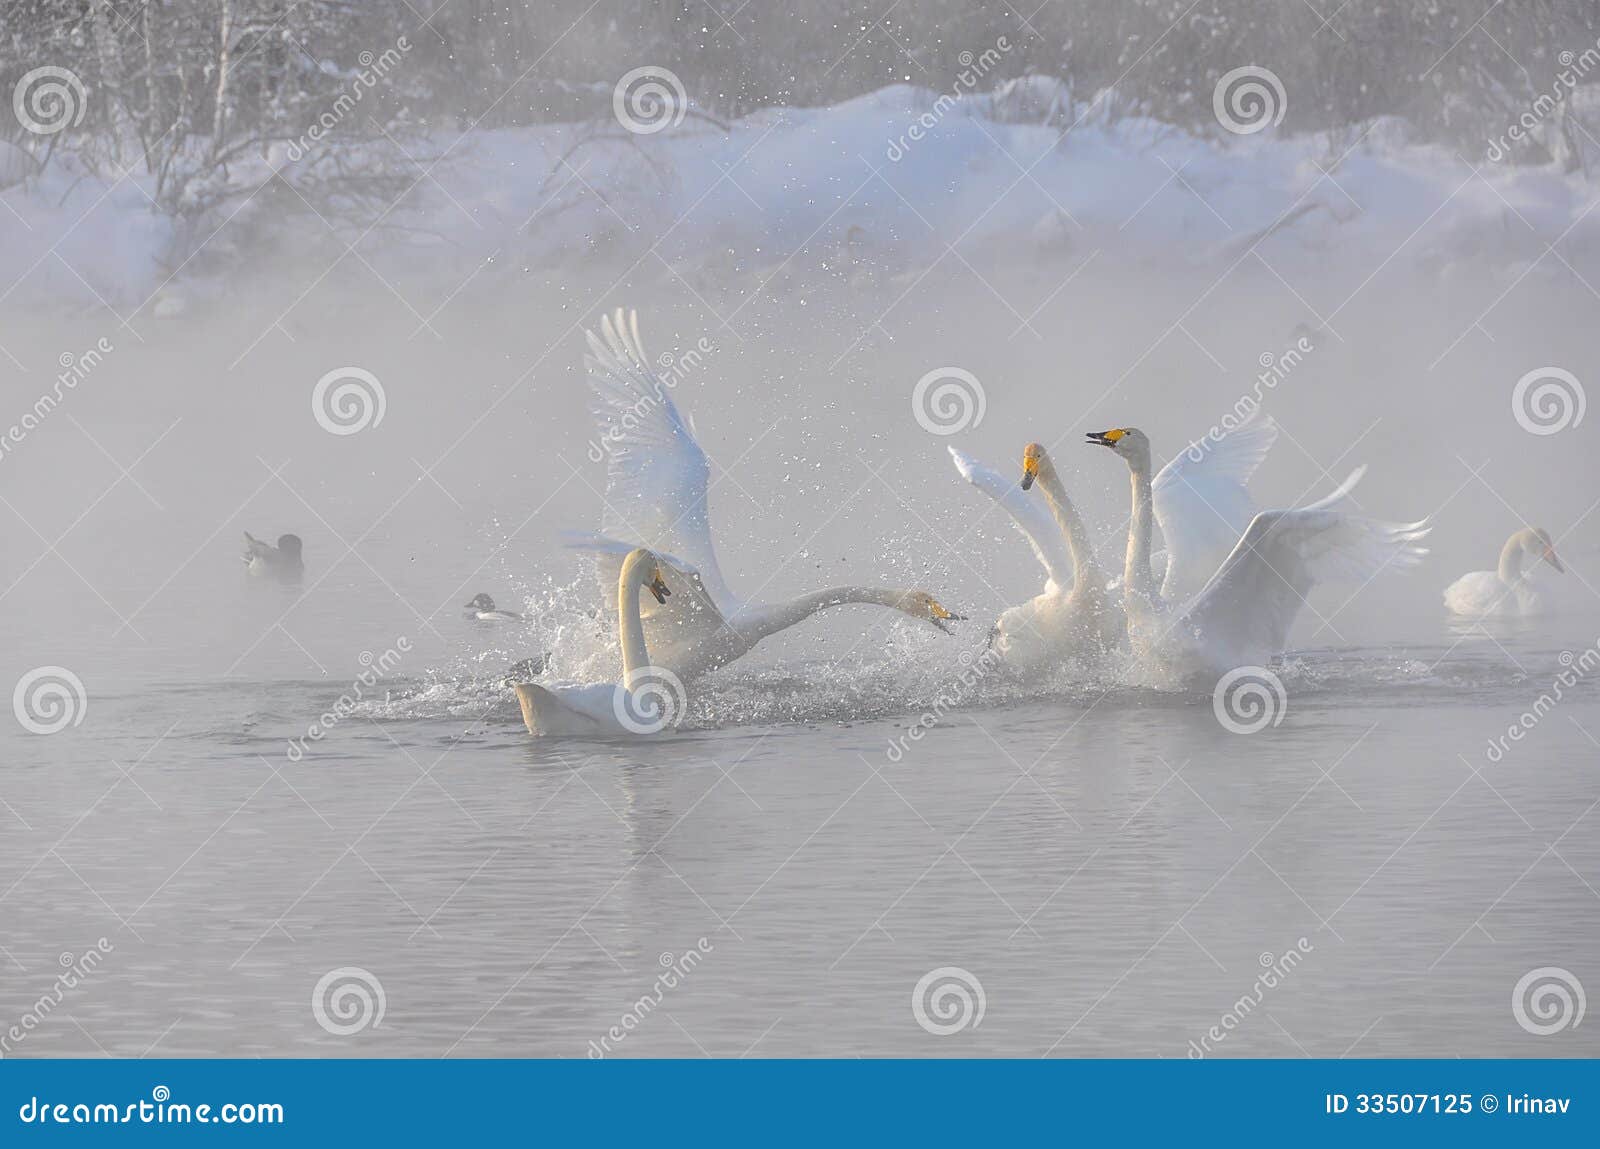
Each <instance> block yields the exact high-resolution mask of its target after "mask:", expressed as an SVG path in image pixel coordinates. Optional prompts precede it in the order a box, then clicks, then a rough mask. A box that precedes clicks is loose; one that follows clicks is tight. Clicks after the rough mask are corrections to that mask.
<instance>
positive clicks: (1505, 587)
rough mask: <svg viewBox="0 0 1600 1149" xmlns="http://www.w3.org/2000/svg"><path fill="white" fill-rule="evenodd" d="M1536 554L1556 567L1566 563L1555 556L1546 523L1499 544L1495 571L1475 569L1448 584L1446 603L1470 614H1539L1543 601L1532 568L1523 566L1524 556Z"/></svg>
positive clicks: (1471, 615)
mask: <svg viewBox="0 0 1600 1149" xmlns="http://www.w3.org/2000/svg"><path fill="white" fill-rule="evenodd" d="M1528 555H1533V556H1534V557H1535V558H1541V559H1543V560H1544V561H1545V562H1547V563H1549V564H1550V565H1551V566H1553V567H1555V568H1556V570H1558V571H1562V572H1565V571H1566V569H1567V568H1566V567H1564V566H1562V565H1561V560H1560V559H1559V558H1557V557H1556V545H1555V543H1554V542H1552V541H1551V539H1550V532H1549V531H1547V530H1545V529H1544V528H1543V527H1523V528H1522V529H1521V530H1520V531H1517V532H1515V533H1514V534H1512V536H1511V537H1510V538H1509V539H1507V540H1506V545H1505V546H1503V547H1501V548H1500V565H1499V567H1498V569H1496V570H1492V571H1472V572H1470V573H1468V574H1464V575H1462V576H1461V577H1460V578H1458V579H1456V581H1455V582H1453V583H1451V584H1450V585H1449V586H1448V587H1446V588H1445V592H1444V604H1445V606H1447V607H1449V608H1450V611H1451V613H1453V614H1459V615H1464V616H1466V617H1468V618H1491V617H1495V618H1516V617H1526V616H1527V615H1532V614H1538V613H1539V612H1540V611H1541V610H1542V609H1543V608H1544V604H1543V602H1542V601H1541V599H1540V596H1539V592H1538V591H1537V590H1535V589H1534V588H1533V587H1532V586H1530V585H1529V583H1528V579H1529V575H1530V572H1528V571H1524V570H1523V569H1522V563H1523V559H1524V558H1525V557H1526V556H1528Z"/></svg>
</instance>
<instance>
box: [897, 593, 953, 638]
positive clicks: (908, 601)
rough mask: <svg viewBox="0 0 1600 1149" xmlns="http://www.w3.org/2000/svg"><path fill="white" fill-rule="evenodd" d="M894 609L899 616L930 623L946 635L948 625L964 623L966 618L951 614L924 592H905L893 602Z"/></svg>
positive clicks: (948, 631) (948, 629) (948, 630)
mask: <svg viewBox="0 0 1600 1149" xmlns="http://www.w3.org/2000/svg"><path fill="white" fill-rule="evenodd" d="M894 608H895V609H896V610H898V611H899V612H900V613H901V614H907V615H910V616H911V617H912V618H920V619H923V620H925V621H927V622H931V623H933V625H934V626H936V627H938V628H939V629H940V630H942V631H944V632H945V633H946V634H949V633H950V627H949V625H948V624H949V623H952V622H964V621H966V617H967V616H966V615H964V614H951V613H950V612H949V611H948V610H946V609H945V608H944V606H943V604H942V603H940V602H939V600H938V599H936V598H934V597H933V596H932V595H931V594H929V593H928V592H927V591H925V590H908V591H906V593H905V594H903V595H901V596H900V597H899V598H898V599H896V600H895V602H894Z"/></svg>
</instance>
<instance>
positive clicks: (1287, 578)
mask: <svg viewBox="0 0 1600 1149" xmlns="http://www.w3.org/2000/svg"><path fill="white" fill-rule="evenodd" d="M1088 441H1089V442H1091V443H1098V444H1100V445H1101V446H1104V447H1109V448H1110V449H1111V450H1113V451H1115V452H1116V453H1117V454H1118V455H1120V456H1121V457H1122V458H1123V460H1124V461H1125V462H1126V463H1127V464H1128V469H1129V472H1130V478H1131V482H1132V487H1133V517H1132V522H1131V524H1130V526H1129V529H1128V550H1127V555H1126V558H1125V561H1124V576H1123V578H1124V587H1123V605H1124V609H1125V611H1126V613H1127V619H1128V638H1129V644H1130V646H1131V647H1132V649H1133V653H1134V655H1135V656H1136V657H1137V658H1138V659H1139V660H1140V661H1141V662H1143V663H1145V664H1146V666H1147V667H1148V668H1149V669H1151V670H1152V671H1153V672H1154V673H1155V674H1156V675H1157V676H1158V677H1161V678H1165V679H1168V680H1171V681H1179V682H1182V681H1192V680H1195V679H1200V678H1204V677H1206V676H1209V675H1216V674H1219V673H1226V672H1227V671H1229V670H1233V669H1235V668H1238V667H1241V666H1265V665H1266V664H1267V663H1268V662H1269V661H1270V660H1271V659H1272V658H1273V657H1274V656H1276V655H1278V654H1280V653H1282V651H1283V650H1284V647H1285V646H1286V645H1287V643H1288V639H1289V629H1290V627H1291V626H1292V625H1293V624H1294V620H1295V617H1296V615H1298V614H1299V612H1300V607H1301V605H1302V604H1303V603H1304V602H1305V596H1306V595H1307V594H1308V593H1309V592H1310V590H1311V588H1312V587H1313V586H1314V585H1316V584H1317V583H1318V582H1323V581H1329V580H1334V579H1365V578H1371V577H1374V576H1375V575H1377V573H1378V572H1379V571H1381V570H1383V569H1385V568H1386V567H1391V566H1392V567H1396V568H1404V567H1409V566H1414V565H1415V564H1416V563H1418V562H1420V561H1421V560H1422V557H1423V556H1424V555H1426V554H1427V551H1426V550H1425V549H1424V548H1423V547H1421V546H1420V545H1419V543H1420V541H1421V539H1422V538H1423V537H1425V536H1426V535H1427V533H1428V531H1429V530H1430V529H1431V528H1430V527H1429V525H1428V523H1427V521H1426V520H1423V521H1421V522H1415V523H1385V522H1379V521H1377V520H1375V519H1368V518H1364V517H1361V516H1358V515H1353V514H1350V513H1349V512H1348V511H1345V510H1343V509H1341V506H1342V505H1343V504H1344V503H1345V501H1346V500H1347V499H1348V498H1349V495H1350V492H1351V490H1352V489H1353V488H1354V487H1355V485H1356V483H1358V482H1360V480H1361V476H1362V475H1363V474H1364V473H1365V471H1366V468H1364V467H1362V468H1358V469H1357V470H1356V471H1355V472H1354V473H1353V474H1351V476H1350V477H1349V478H1348V479H1346V480H1345V481H1344V483H1343V484H1342V485H1341V486H1340V487H1339V488H1338V490H1336V491H1334V492H1333V494H1331V495H1329V496H1328V497H1327V498H1325V499H1322V500H1320V501H1319V502H1316V503H1312V504H1311V505H1309V506H1306V507H1300V508H1296V509H1292V510H1269V511H1262V512H1260V513H1259V514H1257V515H1256V516H1255V517H1254V518H1253V519H1251V520H1250V525H1249V526H1248V527H1246V528H1245V530H1244V532H1243V533H1242V534H1241V535H1240V537H1239V539H1238V540H1237V542H1236V543H1235V545H1234V547H1233V549H1232V551H1231V552H1230V553H1229V554H1228V557H1227V558H1226V559H1225V560H1224V561H1223V563H1222V565H1221V566H1220V567H1219V568H1218V569H1217V571H1216V573H1215V574H1213V575H1212V576H1211V578H1210V580H1209V581H1208V582H1207V583H1206V584H1205V586H1204V587H1203V588H1202V589H1201V590H1200V592H1199V593H1198V594H1196V595H1194V596H1193V597H1192V598H1190V599H1189V600H1188V601H1187V602H1180V603H1168V602H1166V601H1165V600H1164V599H1163V598H1162V596H1161V595H1160V594H1159V593H1158V592H1157V591H1156V589H1155V585H1154V580H1153V579H1152V577H1151V574H1150V529H1151V518H1152V496H1151V489H1150V488H1151V482H1150V440H1149V439H1148V438H1146V437H1145V435H1144V432H1142V431H1140V430H1138V429H1137V428H1133V427H1126V428H1116V429H1113V430H1110V431H1102V432H1098V433H1093V434H1090V435H1089V436H1088ZM1225 441H1226V440H1224V442H1225Z"/></svg>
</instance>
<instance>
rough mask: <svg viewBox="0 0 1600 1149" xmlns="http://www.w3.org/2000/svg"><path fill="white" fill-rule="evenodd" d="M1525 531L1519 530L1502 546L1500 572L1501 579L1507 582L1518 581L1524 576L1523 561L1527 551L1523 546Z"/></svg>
mask: <svg viewBox="0 0 1600 1149" xmlns="http://www.w3.org/2000/svg"><path fill="white" fill-rule="evenodd" d="M1522 535H1523V532H1521V531H1518V532H1517V533H1516V534H1514V535H1512V536H1511V537H1510V538H1509V539H1507V540H1506V545H1505V546H1503V547H1501V548H1500V566H1499V568H1498V572H1497V573H1498V574H1499V575H1500V581H1501V582H1505V583H1512V582H1516V581H1517V580H1518V579H1520V578H1521V577H1522V562H1523V559H1524V558H1525V557H1526V555H1527V552H1526V551H1524V550H1523V548H1522Z"/></svg>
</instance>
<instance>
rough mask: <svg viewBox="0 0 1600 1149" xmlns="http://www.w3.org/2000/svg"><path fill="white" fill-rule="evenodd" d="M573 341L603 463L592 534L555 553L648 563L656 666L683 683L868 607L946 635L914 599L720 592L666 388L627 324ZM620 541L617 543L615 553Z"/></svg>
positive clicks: (886, 593) (695, 450)
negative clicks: (670, 592)
mask: <svg viewBox="0 0 1600 1149" xmlns="http://www.w3.org/2000/svg"><path fill="white" fill-rule="evenodd" d="M600 330H601V336H603V337H604V338H603V340H602V338H601V336H597V335H596V334H595V333H594V332H592V331H589V332H585V335H586V336H587V339H588V344H589V354H587V355H585V356H584V365H585V367H586V368H587V370H588V376H589V385H590V387H591V388H592V389H593V392H594V400H593V403H592V404H591V410H592V413H593V414H594V417H595V422H596V425H597V426H598V428H599V430H600V438H601V440H602V441H603V442H604V443H605V444H606V453H607V455H608V456H609V462H608V464H607V473H606V496H605V513H604V516H603V519H602V525H601V532H600V533H599V534H572V533H569V534H568V536H567V545H569V546H573V547H576V548H578V549H581V550H588V551H593V552H595V553H597V554H598V555H599V558H600V570H601V576H602V578H604V579H607V580H608V581H609V579H610V578H611V577H613V575H614V573H615V571H616V569H617V568H616V563H617V562H618V561H619V560H620V559H621V558H622V556H623V555H625V554H627V553H628V552H629V551H631V550H632V549H633V548H634V547H635V546H639V545H644V546H648V547H650V549H651V550H652V551H654V552H655V553H656V555H657V556H658V557H659V560H660V562H661V565H662V569H663V570H664V571H665V572H666V575H667V578H668V579H670V580H671V581H672V585H673V586H674V587H677V588H679V589H681V590H682V592H683V593H682V594H680V595H677V596H675V597H674V598H673V600H672V601H671V602H670V603H657V604H654V605H652V604H650V603H646V604H645V608H644V611H643V617H642V621H643V625H644V632H645V635H646V637H647V638H648V639H649V642H650V651H651V654H652V655H653V657H654V658H655V661H656V665H657V666H660V667H663V668H665V669H668V670H670V671H672V673H674V674H676V675H678V676H679V677H680V678H683V679H689V678H693V677H695V676H696V675H699V674H703V673H705V672H706V671H709V670H713V669H715V668H717V667H719V666H726V665H727V664H728V663H730V662H732V661H733V660H734V659H736V658H738V657H739V656H741V655H743V654H745V653H747V652H748V651H749V650H750V649H751V648H752V647H754V646H755V645H756V643H758V642H760V641H761V640H762V639H764V638H767V637H769V636H770V635H773V634H776V633H778V632H779V631H781V630H786V629H788V628H789V627H791V626H794V625H795V624H796V623H799V622H803V621H804V620H805V619H807V618H810V617H811V616H812V615H814V614H816V613H817V612H818V611H822V610H827V609H829V608H830V607H835V606H843V605H845V604H847V603H868V604H871V605H875V606H882V607H887V608H889V609H891V610H897V611H899V612H901V613H902V614H905V615H909V616H910V617H912V618H916V619H921V620H924V621H926V622H930V623H932V624H933V625H934V626H936V627H938V628H939V629H940V630H943V631H946V632H947V633H948V631H949V627H948V626H947V625H946V623H948V622H951V621H959V620H960V619H961V618H962V617H963V616H962V615H958V614H952V613H951V612H950V611H948V610H946V609H945V608H944V606H942V605H941V604H940V603H939V602H938V600H937V599H935V598H934V597H933V596H932V595H930V594H928V593H927V592H926V591H920V590H899V589H895V588H889V587H866V586H836V587H829V588H827V589H826V590H819V591H814V592H812V593H811V594H807V595H801V596H800V597H799V598H795V599H791V600H789V601H788V602H777V603H758V602H751V601H749V600H747V599H741V598H739V597H738V596H736V595H735V594H733V592H731V591H730V590H729V589H728V584H727V583H726V582H725V581H724V580H723V577H722V569H721V567H720V566H719V565H718V563H717V553H716V548H715V547H714V546H713V545H712V542H711V524H710V519H709V513H708V508H707V502H706V489H707V482H708V479H709V475H710V466H709V464H708V463H707V461H706V455H705V452H704V451H702V450H701V449H700V444H699V443H697V442H696V441H695V438H694V433H693V431H692V430H691V429H690V427H689V425H688V423H687V422H685V420H684V419H683V416H682V415H680V414H679V412H678V408H677V405H676V404H675V403H673V401H672V397H671V394H670V392H671V389H672V387H673V385H674V384H675V382H676V380H672V381H668V380H665V379H663V378H661V376H660V375H658V374H657V373H656V371H655V369H654V368H653V367H652V366H651V364H650V359H649V357H648V356H647V355H646V354H645V350H644V345H643V343H641V341H640V339H639V317H638V314H637V313H636V312H629V313H628V314H627V315H626V317H624V314H623V312H622V311H621V310H620V309H619V310H618V311H617V313H616V316H615V319H614V320H613V318H612V317H611V316H606V317H605V318H604V319H603V320H602V322H601V327H600ZM623 540H627V541H623Z"/></svg>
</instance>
